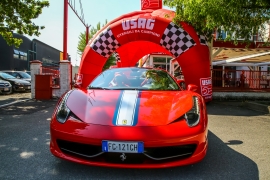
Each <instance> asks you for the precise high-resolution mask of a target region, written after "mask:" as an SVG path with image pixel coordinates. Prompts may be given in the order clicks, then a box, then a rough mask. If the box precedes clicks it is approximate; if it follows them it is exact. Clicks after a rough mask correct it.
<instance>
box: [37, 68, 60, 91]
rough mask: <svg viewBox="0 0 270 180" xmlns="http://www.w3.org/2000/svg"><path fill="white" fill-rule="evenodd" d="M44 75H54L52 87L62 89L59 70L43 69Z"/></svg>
mask: <svg viewBox="0 0 270 180" xmlns="http://www.w3.org/2000/svg"><path fill="white" fill-rule="evenodd" d="M41 70H42V72H41V73H42V74H49V75H52V85H53V86H52V87H54V88H58V87H60V74H59V70H57V69H55V68H51V67H41Z"/></svg>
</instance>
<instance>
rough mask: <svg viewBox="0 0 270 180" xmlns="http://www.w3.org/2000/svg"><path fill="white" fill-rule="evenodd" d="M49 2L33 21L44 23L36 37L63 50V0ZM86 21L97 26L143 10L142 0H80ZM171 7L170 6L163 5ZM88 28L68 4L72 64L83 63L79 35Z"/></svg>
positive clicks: (78, 4)
mask: <svg viewBox="0 0 270 180" xmlns="http://www.w3.org/2000/svg"><path fill="white" fill-rule="evenodd" d="M74 1H75V8H76V10H77V13H78V14H79V15H80V14H81V9H80V3H79V2H80V1H79V0H71V2H74ZM49 2H50V6H49V7H47V8H44V9H43V11H42V14H41V15H40V16H39V17H38V18H37V19H35V20H33V22H34V23H35V24H36V25H40V26H45V29H43V30H41V35H40V36H39V37H35V36H32V37H29V36H27V37H29V38H30V39H33V38H36V39H38V40H40V41H42V42H44V43H46V44H48V45H50V46H52V47H54V48H56V49H58V50H60V51H63V18H64V15H63V14H64V11H63V6H64V0H49ZM81 3H82V7H83V8H82V9H83V14H84V19H85V23H86V24H89V25H91V26H93V27H96V25H97V23H98V22H101V24H104V23H105V20H106V19H107V20H108V22H109V21H111V20H113V19H115V18H117V17H119V16H121V15H123V14H127V13H130V12H133V11H140V10H141V0H81ZM163 8H164V9H169V8H168V7H163ZM85 30H86V28H85V26H84V25H83V24H82V22H81V21H80V20H79V18H78V17H77V16H76V15H75V13H74V12H73V11H72V9H71V8H70V7H68V46H67V51H68V53H69V54H70V55H71V60H72V64H73V65H75V64H76V65H79V64H80V56H79V55H77V53H76V52H77V45H78V39H79V38H78V37H79V34H80V33H81V32H84V31H85Z"/></svg>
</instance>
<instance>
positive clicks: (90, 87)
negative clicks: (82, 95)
mask: <svg viewBox="0 0 270 180" xmlns="http://www.w3.org/2000/svg"><path fill="white" fill-rule="evenodd" d="M88 89H103V90H105V89H108V88H104V87H93V86H88Z"/></svg>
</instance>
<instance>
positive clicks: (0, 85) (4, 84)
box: [0, 80, 12, 94]
mask: <svg viewBox="0 0 270 180" xmlns="http://www.w3.org/2000/svg"><path fill="white" fill-rule="evenodd" d="M10 93H12V85H11V84H10V82H8V81H4V80H0V94H10Z"/></svg>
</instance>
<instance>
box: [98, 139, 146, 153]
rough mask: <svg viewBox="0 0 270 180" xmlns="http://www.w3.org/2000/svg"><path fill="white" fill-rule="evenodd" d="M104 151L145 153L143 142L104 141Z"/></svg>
mask: <svg viewBox="0 0 270 180" xmlns="http://www.w3.org/2000/svg"><path fill="white" fill-rule="evenodd" d="M102 151H103V152H121V153H143V151H144V146H143V142H119V141H102Z"/></svg>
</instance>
